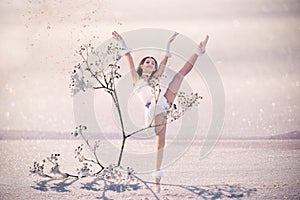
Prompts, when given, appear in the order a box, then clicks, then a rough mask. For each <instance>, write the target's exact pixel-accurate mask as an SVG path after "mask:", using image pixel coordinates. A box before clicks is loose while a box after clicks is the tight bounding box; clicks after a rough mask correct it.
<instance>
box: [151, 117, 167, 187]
mask: <svg viewBox="0 0 300 200" xmlns="http://www.w3.org/2000/svg"><path fill="white" fill-rule="evenodd" d="M155 125H156V127H155V133H156V148H157V151H156V164H155V173H154V174H155V175H154V176H155V183H156V191H157V192H160V179H161V174H160V173H159V172H160V168H161V164H162V160H163V155H164V147H165V140H166V139H165V137H166V128H167V127H166V114H165V113H160V114H158V115H156V116H155Z"/></svg>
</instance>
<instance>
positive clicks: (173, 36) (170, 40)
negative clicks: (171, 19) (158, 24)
mask: <svg viewBox="0 0 300 200" xmlns="http://www.w3.org/2000/svg"><path fill="white" fill-rule="evenodd" d="M178 34H179V33H177V32H175V33H174V34H173V35H172V36H171V37H170V39H169V42H173V40H174V39H175V38H176V36H177V35H178Z"/></svg>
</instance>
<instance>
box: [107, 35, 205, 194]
mask: <svg viewBox="0 0 300 200" xmlns="http://www.w3.org/2000/svg"><path fill="white" fill-rule="evenodd" d="M112 35H113V38H114V39H116V40H117V41H119V42H120V43H121V45H122V47H123V48H124V49H125V57H126V59H127V62H128V65H129V69H130V74H131V77H132V80H133V84H134V86H135V91H136V93H137V94H138V95H139V96H140V97H141V98H142V100H143V102H144V103H145V110H146V113H148V114H147V116H148V119H146V125H150V124H151V123H152V121H154V123H155V125H158V126H155V133H156V150H157V151H156V166H155V172H154V173H153V176H154V177H155V183H156V191H157V192H160V180H161V177H162V172H161V164H162V160H163V153H164V147H165V136H166V127H167V126H166V124H167V121H166V112H167V110H168V109H169V108H170V106H171V105H172V104H173V101H174V99H175V97H176V95H177V93H178V91H179V88H180V85H181V83H182V81H183V79H184V77H185V76H186V75H187V74H188V73H189V72H190V71H191V70H192V68H193V66H194V64H195V62H196V60H197V58H198V57H199V56H200V55H202V54H204V53H205V47H206V44H207V42H208V39H209V36H208V35H207V36H206V37H205V39H204V40H203V41H201V42H200V43H199V45H198V48H197V49H196V51H195V53H193V54H192V55H191V57H190V58H189V60H188V61H187V62H186V63H185V64H184V65H183V67H182V68H181V69H180V70H179V71H178V72H177V73H176V74H175V76H174V78H173V79H172V80H171V82H170V84H169V86H168V88H167V90H166V91H165V93H160V94H159V96H158V97H154V95H153V88H152V87H151V86H150V84H149V82H150V81H151V80H154V79H159V78H160V77H161V76H162V74H163V72H164V70H165V67H166V64H167V61H168V58H169V57H171V53H170V46H171V43H172V42H173V41H174V39H175V38H176V36H177V35H178V33H176V32H175V33H174V34H173V35H172V36H171V37H170V38H169V40H168V42H167V46H166V51H165V54H164V56H163V59H162V61H161V62H160V64H159V65H158V63H157V61H156V59H155V58H153V57H151V56H146V57H144V58H143V59H142V60H141V61H140V63H139V65H138V67H137V69H136V68H135V64H134V61H133V58H132V55H131V49H130V48H128V46H127V44H126V42H125V41H124V39H123V38H122V36H121V35H120V34H119V33H117V32H116V31H114V32H112Z"/></svg>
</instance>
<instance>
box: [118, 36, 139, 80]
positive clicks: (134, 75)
mask: <svg viewBox="0 0 300 200" xmlns="http://www.w3.org/2000/svg"><path fill="white" fill-rule="evenodd" d="M112 35H113V38H114V39H115V40H117V41H119V42H120V43H121V45H122V47H123V48H124V49H125V56H126V59H127V62H128V65H129V69H130V73H131V77H132V80H133V82H134V83H136V82H137V81H138V80H139V75H138V73H137V72H136V70H135V66H134V62H133V59H132V56H131V54H130V52H131V49H130V48H128V47H127V45H126V43H125V41H124V39H123V38H122V36H121V35H120V34H119V33H117V32H116V31H114V32H112Z"/></svg>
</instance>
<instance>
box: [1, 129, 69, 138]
mask: <svg viewBox="0 0 300 200" xmlns="http://www.w3.org/2000/svg"><path fill="white" fill-rule="evenodd" d="M70 138H72V137H71V133H67V132H60V133H59V132H50V131H24V130H0V140H19V139H24V140H30V139H70Z"/></svg>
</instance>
